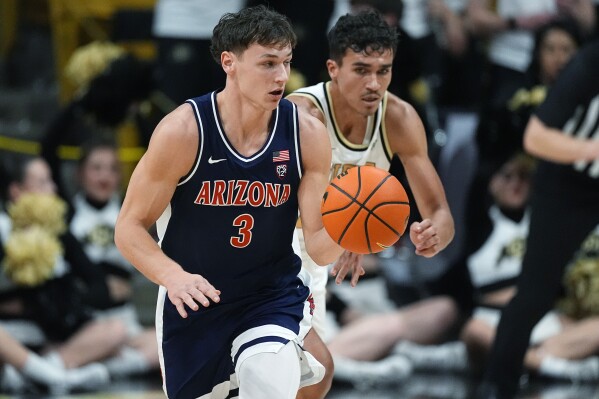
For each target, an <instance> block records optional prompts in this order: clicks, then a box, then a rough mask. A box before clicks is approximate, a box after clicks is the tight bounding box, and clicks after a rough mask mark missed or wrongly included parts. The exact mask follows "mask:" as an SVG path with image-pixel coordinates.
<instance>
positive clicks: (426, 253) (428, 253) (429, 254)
mask: <svg viewBox="0 0 599 399" xmlns="http://www.w3.org/2000/svg"><path fill="white" fill-rule="evenodd" d="M438 252H439V250H438V248H437V246H436V245H434V246H432V247H430V248H426V249H423V250H419V249H417V250H416V255H420V256H424V257H425V258H432V257H433V256H435V255H436V254H437V253H438Z"/></svg>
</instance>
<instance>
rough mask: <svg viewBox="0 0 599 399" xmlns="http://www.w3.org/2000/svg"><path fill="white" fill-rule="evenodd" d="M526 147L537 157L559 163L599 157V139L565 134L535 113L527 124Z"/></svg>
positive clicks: (525, 133) (590, 159) (591, 159)
mask: <svg viewBox="0 0 599 399" xmlns="http://www.w3.org/2000/svg"><path fill="white" fill-rule="evenodd" d="M524 148H525V149H526V151H528V152H529V153H530V154H532V155H534V156H536V157H540V158H543V159H546V160H549V161H552V162H557V163H565V164H571V163H574V162H576V161H591V162H592V161H594V160H596V159H599V141H597V140H593V139H580V138H577V137H573V136H570V135H567V134H564V133H563V132H562V131H560V130H558V129H553V128H551V127H549V126H547V125H545V124H544V123H543V122H542V121H541V120H540V119H539V118H538V117H537V116H535V115H533V116H531V118H530V120H529V121H528V125H527V126H526V131H525V132H524Z"/></svg>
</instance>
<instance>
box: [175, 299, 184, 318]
mask: <svg viewBox="0 0 599 399" xmlns="http://www.w3.org/2000/svg"><path fill="white" fill-rule="evenodd" d="M174 305H175V307H176V308H177V312H179V314H180V315H181V317H183V318H184V319H186V318H187V312H186V311H185V305H184V304H183V301H181V300H179V301H177V303H175V304H174Z"/></svg>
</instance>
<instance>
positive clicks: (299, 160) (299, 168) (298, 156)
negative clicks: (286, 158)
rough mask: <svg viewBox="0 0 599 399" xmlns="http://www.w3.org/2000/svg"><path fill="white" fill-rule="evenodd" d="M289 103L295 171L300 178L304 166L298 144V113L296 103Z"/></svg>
mask: <svg viewBox="0 0 599 399" xmlns="http://www.w3.org/2000/svg"><path fill="white" fill-rule="evenodd" d="M291 104H292V106H293V140H294V141H295V159H296V162H297V165H296V166H297V173H298V174H299V177H300V179H301V178H302V176H303V172H304V166H303V164H302V150H301V144H300V129H299V114H298V110H297V105H295V104H294V103H293V102H291Z"/></svg>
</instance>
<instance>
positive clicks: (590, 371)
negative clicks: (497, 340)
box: [395, 154, 599, 380]
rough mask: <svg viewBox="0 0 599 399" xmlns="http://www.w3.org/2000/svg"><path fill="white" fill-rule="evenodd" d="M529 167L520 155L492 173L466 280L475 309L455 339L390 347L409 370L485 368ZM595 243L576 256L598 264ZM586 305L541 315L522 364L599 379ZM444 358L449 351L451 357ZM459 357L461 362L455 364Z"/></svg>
mask: <svg viewBox="0 0 599 399" xmlns="http://www.w3.org/2000/svg"><path fill="white" fill-rule="evenodd" d="M533 169H534V161H533V160H532V159H531V158H529V157H527V156H525V155H521V154H519V155H516V156H514V157H512V158H511V159H509V160H508V161H507V162H506V163H505V164H504V165H503V166H502V168H501V169H500V170H499V171H497V172H496V173H494V174H493V176H492V178H491V181H490V184H489V191H490V194H491V196H492V197H493V199H494V204H493V205H492V206H491V207H490V209H489V212H488V214H489V221H490V224H488V228H487V229H486V230H487V234H485V235H484V237H482V239H483V243H482V245H479V247H478V249H476V250H475V251H474V252H473V253H472V254H471V255H469V256H468V259H467V264H468V268H469V270H470V274H471V276H472V282H473V284H474V286H475V287H476V288H477V291H478V307H477V308H475V310H474V312H473V316H472V318H471V319H470V320H469V321H468V322H467V323H466V325H465V326H464V328H463V329H462V332H461V342H453V343H450V344H447V345H445V347H444V348H443V347H439V348H434V347H432V348H430V347H429V348H427V347H423V346H417V345H413V344H408V343H402V344H400V345H398V347H397V348H396V349H395V350H396V352H398V353H400V354H403V355H404V356H406V357H408V358H409V359H410V360H411V361H412V365H413V366H414V367H415V368H435V369H438V368H445V369H452V370H456V369H461V370H464V369H465V368H466V367H467V366H469V369H470V370H471V371H473V372H475V373H479V372H481V371H482V370H483V369H484V367H485V360H486V356H487V355H488V352H489V350H490V348H491V345H492V343H493V339H494V337H495V330H496V326H497V324H498V322H499V318H500V316H501V308H502V307H503V306H505V304H507V303H508V302H509V300H510V299H511V298H512V296H513V295H514V283H515V280H516V278H517V277H518V275H519V273H520V268H521V263H522V257H523V255H524V252H525V250H526V248H525V247H524V244H525V242H526V235H527V234H528V223H529V222H528V220H529V215H528V210H527V201H528V196H529V190H530V176H531V173H532V171H533ZM598 235H599V230H596V231H595V233H594V236H591V237H589V238H588V239H587V241H586V243H587V246H588V247H592V246H593V245H592V243H596V242H597V239H598ZM473 241H474V242H478V240H473ZM583 247H584V245H583ZM596 247H597V245H596V244H595V248H594V254H593V253H590V252H589V253H588V254H586V255H585V253H584V251H582V252H581V254H582V255H581V256H583V259H587V260H588V259H592V261H588V262H595V263H596V265H597V266H599V261H597V254H598V253H599V252H598V251H597V248H596ZM583 249H584V248H583ZM587 252H588V251H587ZM593 256H594V258H593ZM575 267H576V265H574V266H572V268H571V269H570V270H572V271H574V274H577V273H578V274H580V273H581V272H580V271H578V272H576V270H577V269H575ZM594 267H596V266H594ZM592 270H595V269H592ZM579 280H580V279H579ZM570 291H574V290H570ZM577 291H580V288H579V289H578V290H577ZM566 303H569V304H570V306H567V307H566V306H564V307H563V308H564V309H567V308H569V309H570V310H572V309H577V308H576V307H575V305H576V304H578V303H581V301H580V300H578V301H576V302H572V301H569V302H566ZM592 310H594V311H595V312H592V311H589V310H588V309H587V311H585V312H584V314H580V312H578V314H577V316H578V318H573V317H571V316H568V315H566V314H565V313H564V312H563V311H558V310H555V311H551V312H549V313H547V314H546V315H545V317H544V318H543V319H541V321H540V322H539V323H538V324H537V326H536V327H535V329H534V330H533V332H532V335H531V341H530V342H531V347H530V349H529V351H528V353H527V355H526V358H525V365H526V367H527V368H528V369H529V370H531V371H534V372H537V373H539V374H541V375H544V376H548V377H555V378H567V379H574V380H594V379H597V378H599V358H597V357H596V356H592V355H596V354H598V353H599V338H598V337H597V334H595V333H594V331H596V329H597V328H599V317H597V316H596V315H597V314H599V309H592ZM570 313H576V312H573V311H570ZM460 348H461V349H460ZM448 356H451V360H450V359H448ZM460 356H461V358H462V360H461V361H457V359H458V358H459V357H460ZM466 356H468V359H466ZM589 356H592V357H589ZM446 365H449V366H448V367H445V366H446Z"/></svg>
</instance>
